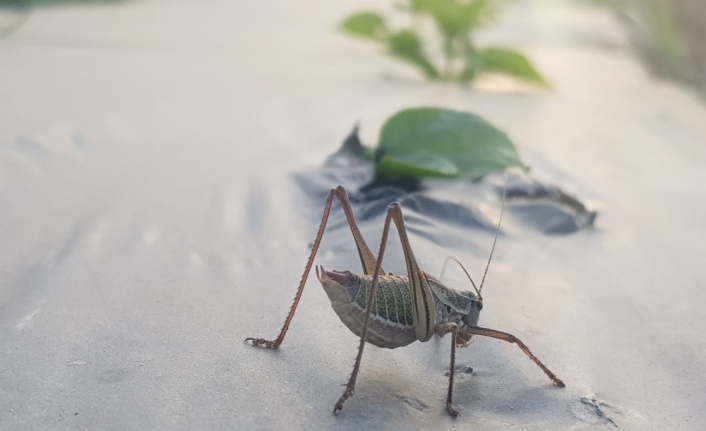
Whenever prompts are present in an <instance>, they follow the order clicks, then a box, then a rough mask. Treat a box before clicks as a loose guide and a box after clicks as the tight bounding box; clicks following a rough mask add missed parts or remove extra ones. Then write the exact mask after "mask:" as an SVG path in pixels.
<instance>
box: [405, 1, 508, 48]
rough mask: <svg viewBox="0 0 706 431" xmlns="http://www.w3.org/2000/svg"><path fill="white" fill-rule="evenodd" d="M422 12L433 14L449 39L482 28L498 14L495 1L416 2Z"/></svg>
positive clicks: (417, 7)
mask: <svg viewBox="0 0 706 431" xmlns="http://www.w3.org/2000/svg"><path fill="white" fill-rule="evenodd" d="M413 3H414V4H415V6H414V7H416V9H417V10H418V11H420V12H427V13H429V14H431V16H432V17H433V18H434V21H435V22H436V25H437V27H439V30H440V31H441V32H442V33H443V34H444V36H445V37H448V38H452V39H453V38H456V37H459V36H461V35H462V34H463V33H466V32H469V31H472V30H474V29H476V28H479V27H482V26H483V25H484V24H486V23H487V22H488V21H490V20H492V19H493V18H494V17H495V15H496V12H497V9H496V7H495V4H494V0H473V1H466V2H463V1H459V0H414V1H413Z"/></svg>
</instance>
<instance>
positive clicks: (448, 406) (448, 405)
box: [446, 403, 458, 417]
mask: <svg viewBox="0 0 706 431" xmlns="http://www.w3.org/2000/svg"><path fill="white" fill-rule="evenodd" d="M446 413H448V414H449V415H450V416H453V417H456V416H458V411H457V410H456V409H455V408H454V406H453V405H452V404H451V403H446Z"/></svg>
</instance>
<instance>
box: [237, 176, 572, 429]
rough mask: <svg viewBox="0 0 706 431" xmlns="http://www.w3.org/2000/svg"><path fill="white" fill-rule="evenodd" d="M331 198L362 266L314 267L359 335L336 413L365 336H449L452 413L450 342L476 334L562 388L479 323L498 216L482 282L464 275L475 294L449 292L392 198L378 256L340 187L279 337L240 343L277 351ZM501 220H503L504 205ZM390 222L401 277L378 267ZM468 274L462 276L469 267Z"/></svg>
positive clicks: (389, 343)
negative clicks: (427, 266)
mask: <svg viewBox="0 0 706 431" xmlns="http://www.w3.org/2000/svg"><path fill="white" fill-rule="evenodd" d="M504 194H505V193H504V192H503V205H504V202H505V199H504V198H505V196H504ZM334 198H338V200H339V201H340V202H341V206H342V207H343V212H344V214H345V215H346V218H347V220H348V225H349V227H350V229H351V233H352V234H353V238H354V240H355V244H356V247H357V249H358V255H359V257H360V262H361V264H362V266H363V274H356V273H353V272H351V271H326V270H325V269H324V268H323V267H320V266H318V267H317V268H316V275H317V277H318V279H319V281H320V282H321V285H322V286H323V288H324V290H325V291H326V294H327V295H328V297H329V299H330V300H331V306H332V307H333V309H334V311H335V312H336V314H338V316H339V318H340V319H341V321H342V322H343V323H344V324H345V325H346V326H347V327H348V329H350V330H351V331H352V332H353V333H354V334H356V335H358V336H360V344H359V346H358V355H357V356H356V360H355V364H354V366H353V372H352V373H351V376H350V378H349V380H348V384H347V385H346V389H345V390H344V392H343V395H341V397H340V398H339V400H338V402H337V403H336V404H335V406H334V409H333V412H334V413H337V412H338V411H339V410H341V409H342V408H343V403H344V402H345V401H346V400H347V399H348V398H350V397H351V396H353V394H354V392H355V383H356V380H357V378H358V372H359V370H360V365H361V362H362V358H363V349H364V347H365V343H366V342H368V343H371V344H373V345H375V346H378V347H384V348H390V349H394V348H397V347H402V346H406V345H408V344H410V343H413V342H414V341H428V340H429V339H431V338H432V336H434V334H436V335H438V336H440V337H443V336H445V335H446V334H451V361H450V372H449V386H448V391H447V396H446V411H447V412H448V413H449V414H450V415H451V416H457V415H458V412H457V411H456V409H455V408H454V407H453V399H452V398H453V383H454V367H455V361H456V348H457V347H466V346H468V345H469V344H470V343H471V339H472V337H473V336H474V335H478V336H485V337H491V338H496V339H499V340H503V341H506V342H509V343H514V344H516V345H517V346H518V347H519V348H520V349H521V350H522V351H523V352H524V353H525V354H526V355H527V356H528V357H529V358H530V359H531V360H532V361H534V363H535V364H537V366H539V367H540V368H541V369H542V371H544V373H545V374H546V375H547V376H548V377H549V379H550V380H551V381H552V382H553V383H554V384H555V385H556V386H560V387H563V386H564V383H563V382H562V381H561V380H560V379H559V378H558V377H557V376H556V375H554V373H552V372H551V371H550V370H549V369H548V368H547V367H546V366H544V364H543V363H542V362H541V361H540V360H539V359H538V358H537V357H536V356H534V354H533V353H532V352H531V351H530V350H529V348H528V347H527V346H526V345H525V344H524V343H523V342H522V341H520V340H519V339H518V338H517V337H515V336H514V335H511V334H508V333H506V332H501V331H497V330H494V329H488V328H483V327H480V326H478V317H479V315H480V311H481V310H482V308H483V297H482V296H481V290H482V289H483V283H484V281H485V276H486V275H487V272H488V267H489V266H490V259H491V258H492V255H493V250H494V249H495V243H496V241H497V238H498V232H499V230H500V221H498V230H496V232H495V239H494V241H493V247H492V248H491V252H490V258H489V259H488V265H486V268H485V272H484V274H483V279H482V280H481V284H480V287H476V285H475V283H474V282H473V279H472V278H471V277H470V275H469V276H468V278H469V280H470V281H471V283H472V285H473V287H474V289H475V293H474V292H470V291H459V290H454V289H451V288H449V287H447V286H445V285H444V284H443V283H442V282H441V281H439V280H438V279H437V278H435V277H434V276H432V275H430V274H429V273H427V272H426V271H423V270H421V269H420V268H419V266H418V265H417V261H416V259H415V257H414V253H413V252H412V248H411V246H410V243H409V239H408V237H407V231H406V229H405V226H404V219H403V217H402V209H401V207H400V205H399V203H397V202H393V203H392V204H390V206H389V207H388V210H387V216H386V217H385V225H384V227H383V232H382V240H381V243H380V250H379V252H378V255H377V258H376V257H375V255H374V254H373V253H372V251H370V248H369V247H368V245H367V244H366V243H365V240H364V239H363V236H362V235H361V233H360V230H359V229H358V225H357V223H356V221H355V217H354V216H353V209H352V207H351V203H350V200H349V199H348V195H347V193H346V190H345V189H344V188H343V187H342V186H338V187H337V188H335V189H331V191H330V192H329V195H328V198H327V200H326V206H325V207H324V214H323V217H322V219H321V225H320V226H319V230H318V233H317V235H316V240H315V241H314V246H313V247H312V250H311V254H310V255H309V259H308V260H307V264H306V267H305V269H304V274H303V275H302V279H301V281H300V283H299V287H298V289H297V293H296V295H295V298H294V303H293V304H292V307H291V308H290V310H289V313H288V315H287V318H286V320H285V322H284V325H283V326H282V329H281V330H280V333H279V335H278V336H277V338H276V339H274V340H271V341H270V340H265V339H263V338H246V339H245V341H246V342H250V343H252V344H253V345H254V346H259V347H265V348H272V349H276V348H279V346H280V345H281V344H282V342H283V341H284V336H285V335H286V333H287V330H288V329H289V325H290V324H291V321H292V318H293V317H294V312H295V311H296V309H297V306H298V304H299V301H300V299H301V296H302V293H303V291H304V285H305V284H306V280H307V278H308V276H309V273H310V271H311V268H312V266H313V262H314V258H315V257H316V253H317V251H318V249H319V245H320V243H321V239H322V237H323V234H324V231H325V229H326V223H327V221H328V217H329V214H330V212H331V206H332V204H333V199H334ZM500 220H502V209H501V212H500ZM391 222H392V223H394V224H395V226H396V228H397V232H398V234H399V237H400V242H401V244H402V251H403V253H404V257H405V262H406V266H407V274H406V275H394V274H391V273H390V274H388V273H386V272H385V271H383V269H382V260H383V257H384V254H385V248H386V245H387V238H388V234H389V230H390V224H391ZM457 262H458V261H457ZM462 268H463V266H462ZM464 271H465V268H464ZM466 275H468V273H467V272H466Z"/></svg>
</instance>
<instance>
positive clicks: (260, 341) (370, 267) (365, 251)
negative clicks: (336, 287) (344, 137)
mask: <svg viewBox="0 0 706 431" xmlns="http://www.w3.org/2000/svg"><path fill="white" fill-rule="evenodd" d="M334 197H336V198H338V200H339V201H340V202H341V206H342V207H343V212H344V213H345V215H346V219H347V220H348V226H349V227H350V228H351V233H352V234H353V239H354V240H355V245H356V247H357V249H358V255H359V256H360V262H361V263H362V265H363V269H364V271H365V273H366V274H372V272H373V271H374V270H375V267H376V264H377V260H376V259H375V255H373V252H372V251H370V248H369V247H368V245H367V244H366V243H365V240H364V239H363V235H362V234H361V233H360V230H359V229H358V225H357V223H356V221H355V217H354V216H353V209H352V208H351V202H350V200H349V199H348V194H347V193H346V189H345V188H343V186H338V187H336V188H335V189H331V191H330V192H329V194H328V198H326V205H325V206H324V214H323V216H322V217H321V224H320V225H319V230H318V232H317V233H316V240H315V241H314V246H313V247H312V249H311V254H310V255H309V259H308V260H307V261H306V267H305V268H304V274H303V275H302V278H301V281H300V282H299V287H297V293H296V295H295V296H294V302H293V303H292V306H291V307H290V309H289V313H288V314H287V319H286V320H285V321H284V325H283V326H282V329H281V330H280V332H279V335H278V336H277V338H276V339H275V340H273V341H269V340H265V339H264V338H246V339H245V342H248V341H250V342H252V344H253V346H261V347H268V348H271V349H276V348H278V347H279V345H280V344H282V341H284V336H285V335H286V334H287V330H288V329H289V324H290V323H291V322H292V318H293V317H294V312H295V311H296V310H297V305H299V300H300V299H301V297H302V293H303V292H304V285H305V284H306V280H307V278H308V277H309V272H310V271H311V266H312V265H313V263H314V258H315V257H316V252H317V251H318V250H319V245H320V244H321V238H322V237H323V236H324V230H325V229H326V223H327V222H328V217H329V214H330V213H331V205H332V204H333V198H334Z"/></svg>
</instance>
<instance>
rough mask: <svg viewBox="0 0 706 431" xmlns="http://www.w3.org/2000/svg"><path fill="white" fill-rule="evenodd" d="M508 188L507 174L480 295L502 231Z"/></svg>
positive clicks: (481, 282)
mask: <svg viewBox="0 0 706 431" xmlns="http://www.w3.org/2000/svg"><path fill="white" fill-rule="evenodd" d="M506 190H507V175H505V184H504V185H503V200H502V203H501V204H500V219H499V220H498V228H497V229H496V230H495V239H493V247H492V248H491V249H490V257H488V264H487V265H486V266H485V272H484V273H483V279H482V280H481V281H480V288H479V289H478V296H480V291H481V290H483V283H484V282H485V276H486V275H487V274H488V268H489V267H490V261H491V259H493V251H495V243H496V242H498V233H499V232H500V222H502V221H503V209H504V208H505V191H506ZM474 287H475V286H474Z"/></svg>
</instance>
